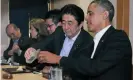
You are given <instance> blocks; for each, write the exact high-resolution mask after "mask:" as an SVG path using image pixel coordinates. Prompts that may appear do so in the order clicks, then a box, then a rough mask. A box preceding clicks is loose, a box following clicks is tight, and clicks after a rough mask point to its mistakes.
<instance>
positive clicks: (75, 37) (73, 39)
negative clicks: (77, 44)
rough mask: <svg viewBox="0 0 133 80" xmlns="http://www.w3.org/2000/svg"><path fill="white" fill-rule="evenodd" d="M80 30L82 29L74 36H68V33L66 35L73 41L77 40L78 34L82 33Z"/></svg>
mask: <svg viewBox="0 0 133 80" xmlns="http://www.w3.org/2000/svg"><path fill="white" fill-rule="evenodd" d="M80 32H81V30H80V31H79V32H78V34H76V35H75V36H74V37H73V38H71V39H70V38H68V37H67V36H66V34H65V36H66V38H68V39H69V40H72V41H75V40H76V39H77V37H78V35H79V34H80Z"/></svg>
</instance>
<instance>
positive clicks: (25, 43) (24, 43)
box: [18, 37, 37, 51]
mask: <svg viewBox="0 0 133 80" xmlns="http://www.w3.org/2000/svg"><path fill="white" fill-rule="evenodd" d="M36 42H37V40H34V39H31V38H29V37H22V38H20V39H19V41H18V45H19V47H20V49H21V50H23V51H25V50H26V49H27V48H29V47H30V46H31V45H32V44H34V43H36Z"/></svg>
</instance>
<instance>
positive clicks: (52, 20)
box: [44, 9, 61, 34]
mask: <svg viewBox="0 0 133 80" xmlns="http://www.w3.org/2000/svg"><path fill="white" fill-rule="evenodd" d="M44 19H45V22H46V24H47V26H48V27H47V29H48V31H49V33H50V34H52V33H53V32H54V31H55V30H56V28H57V27H58V26H61V22H60V9H53V10H50V11H48V12H47V13H46V15H45V18H44Z"/></svg>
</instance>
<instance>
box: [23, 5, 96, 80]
mask: <svg viewBox="0 0 133 80" xmlns="http://www.w3.org/2000/svg"><path fill="white" fill-rule="evenodd" d="M83 22H84V12H83V10H82V9H81V8H80V7H78V6H76V5H74V4H68V5H65V6H64V7H63V8H62V9H61V25H62V26H60V27H57V28H56V31H55V32H54V33H53V34H51V35H50V36H49V37H48V38H51V37H52V40H50V42H47V43H48V45H46V44H44V43H45V42H46V40H45V41H44V43H41V44H40V45H38V46H36V45H34V46H32V48H29V49H27V51H26V52H25V58H26V59H29V57H30V55H31V53H30V51H32V50H34V49H40V47H42V46H43V47H44V49H41V51H40V53H39V58H38V59H39V61H38V62H39V63H43V61H44V59H45V57H44V56H45V52H48V53H50V54H53V55H55V54H56V55H58V56H60V57H70V58H78V57H80V56H81V55H84V56H88V55H89V54H88V53H87V54H86V53H85V52H84V51H86V50H88V51H89V50H90V49H89V48H88V46H90V44H91V43H92V42H93V40H92V36H91V35H90V34H89V33H88V32H86V31H85V30H84V29H83ZM48 38H47V39H48ZM82 51H83V52H84V53H85V54H83V53H80V52H82ZM46 54H47V53H46ZM49 59H52V57H49ZM54 59H55V58H54ZM71 64H73V63H71ZM56 66H57V65H56ZM63 76H64V78H65V77H66V76H67V77H69V78H70V79H71V78H72V80H86V76H84V75H82V74H79V73H77V72H76V71H73V70H71V71H68V69H64V68H63Z"/></svg>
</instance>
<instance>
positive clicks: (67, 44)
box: [60, 31, 81, 57]
mask: <svg viewBox="0 0 133 80" xmlns="http://www.w3.org/2000/svg"><path fill="white" fill-rule="evenodd" d="M80 32H81V31H79V32H78V34H77V35H76V36H74V37H73V38H71V39H70V38H68V37H67V36H66V38H65V40H64V43H63V47H62V49H61V52H60V56H61V57H62V56H65V57H68V55H69V53H70V51H71V48H72V46H73V44H74V42H75V40H76V39H77V37H78V35H79V33H80Z"/></svg>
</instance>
